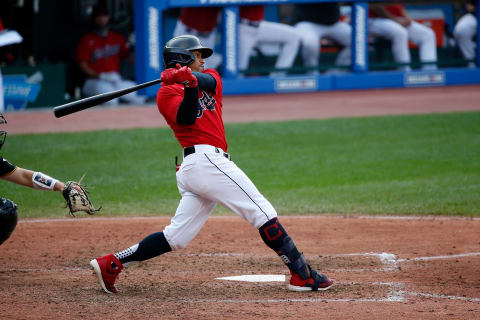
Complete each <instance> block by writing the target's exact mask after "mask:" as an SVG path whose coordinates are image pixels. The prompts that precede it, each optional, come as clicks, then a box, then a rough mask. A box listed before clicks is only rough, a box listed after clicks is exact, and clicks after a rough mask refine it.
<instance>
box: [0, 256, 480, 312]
mask: <svg viewBox="0 0 480 320" xmlns="http://www.w3.org/2000/svg"><path fill="white" fill-rule="evenodd" d="M178 255H179V256H208V257H210V256H246V255H247V254H242V253H212V254H178ZM334 256H336V257H345V256H364V257H371V256H373V257H377V258H378V259H379V260H380V262H381V263H383V264H384V265H387V266H390V267H385V268H381V271H396V270H398V266H397V264H398V263H401V262H411V261H429V260H445V259H458V258H464V257H472V256H480V252H469V253H461V254H454V255H442V256H430V257H417V258H410V259H398V258H397V256H396V255H395V254H392V253H385V252H383V253H375V252H366V253H347V254H338V255H334ZM65 270H68V271H77V272H90V271H91V270H90V268H87V267H76V268H71V267H65V268H55V269H28V268H25V269H18V268H15V269H0V272H8V271H16V272H37V273H38V272H64V271H65ZM377 270H380V269H377ZM335 271H352V270H340V269H335ZM357 271H371V270H368V269H357ZM215 280H222V281H225V280H227V281H242V282H254V283H258V282H282V283H285V281H286V276H285V275H272V274H270V275H261V274H257V275H252V274H250V275H239V276H230V277H220V278H216V279H215ZM337 283H338V284H344V285H354V284H362V283H360V282H343V283H342V282H337ZM367 284H370V285H374V286H388V287H389V292H388V293H387V296H386V297H382V298H318V299H311V298H309V299H288V298H285V299H253V300H247V299H238V300H237V299H225V300H218V299H199V300H195V302H218V303H284V302H311V303H313V302H404V301H406V300H407V298H406V297H407V296H415V297H424V298H432V299H448V300H460V301H467V302H479V303H480V298H474V297H460V296H447V295H440V294H431V293H421V292H409V291H405V290H403V288H404V283H402V282H367ZM319 294H321V293H319Z"/></svg>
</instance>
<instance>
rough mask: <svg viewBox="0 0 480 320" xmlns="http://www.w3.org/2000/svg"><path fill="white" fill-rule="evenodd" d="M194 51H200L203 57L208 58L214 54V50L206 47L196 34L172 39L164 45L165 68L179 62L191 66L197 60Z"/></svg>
mask: <svg viewBox="0 0 480 320" xmlns="http://www.w3.org/2000/svg"><path fill="white" fill-rule="evenodd" d="M192 51H200V52H201V53H202V58H208V57H210V56H211V55H212V54H213V50H212V49H210V48H207V47H204V46H203V45H202V43H201V42H200V39H198V38H197V37H195V36H192V35H184V36H179V37H175V38H173V39H170V40H169V41H168V42H167V43H166V44H165V46H164V47H163V63H164V64H165V68H173V67H175V64H177V63H179V64H180V65H181V66H182V67H183V66H189V65H190V64H191V63H192V62H193V61H195V55H194V54H193V53H192Z"/></svg>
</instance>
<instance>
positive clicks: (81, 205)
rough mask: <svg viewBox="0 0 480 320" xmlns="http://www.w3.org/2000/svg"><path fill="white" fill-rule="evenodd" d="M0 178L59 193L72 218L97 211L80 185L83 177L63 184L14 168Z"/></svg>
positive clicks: (42, 174) (45, 176) (48, 177)
mask: <svg viewBox="0 0 480 320" xmlns="http://www.w3.org/2000/svg"><path fill="white" fill-rule="evenodd" d="M1 178H2V179H4V180H7V181H10V182H13V183H16V184H19V185H23V186H26V187H30V188H34V189H39V190H51V191H60V192H61V193H62V195H63V198H64V199H65V201H66V203H67V208H68V209H69V211H70V214H71V215H72V216H75V215H74V212H78V211H84V212H86V213H88V214H95V212H97V211H98V210H99V209H95V207H94V206H93V204H92V202H91V201H90V198H89V197H88V192H87V191H86V190H85V188H84V187H83V186H82V185H81V184H80V183H81V180H82V179H83V177H82V179H80V181H79V182H75V181H68V182H66V183H63V182H62V181H60V180H57V179H55V178H52V177H50V176H48V175H46V174H44V173H41V172H33V171H32V170H28V169H24V168H20V167H15V169H14V170H13V171H12V172H11V173H9V174H7V175H4V176H2V177H1Z"/></svg>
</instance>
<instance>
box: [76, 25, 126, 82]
mask: <svg viewBox="0 0 480 320" xmlns="http://www.w3.org/2000/svg"><path fill="white" fill-rule="evenodd" d="M128 49H129V48H128V45H127V41H126V40H125V37H124V36H122V35H121V34H120V33H118V32H115V31H108V34H107V36H106V37H102V36H100V35H98V34H97V33H95V32H90V33H87V34H86V35H84V36H83V37H82V38H81V39H80V42H79V43H78V47H77V53H76V58H77V62H79V63H80V62H86V63H87V65H88V66H89V67H90V68H92V69H93V70H95V71H96V72H97V73H102V72H111V71H115V72H119V70H120V59H121V58H123V57H125V56H126V55H127V54H128Z"/></svg>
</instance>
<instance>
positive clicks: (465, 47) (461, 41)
mask: <svg viewBox="0 0 480 320" xmlns="http://www.w3.org/2000/svg"><path fill="white" fill-rule="evenodd" d="M476 34H477V18H476V17H475V16H474V15H473V14H471V13H467V14H466V15H464V16H463V17H461V18H460V20H458V22H457V24H456V25H455V29H454V30H453V36H454V37H455V41H456V42H457V45H458V47H459V48H460V51H461V52H462V54H463V57H464V58H465V59H468V60H471V59H474V58H475V50H476V44H475V41H473V37H474V36H475V35H476ZM468 66H469V67H475V63H473V62H470V63H469V64H468Z"/></svg>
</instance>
